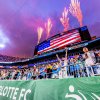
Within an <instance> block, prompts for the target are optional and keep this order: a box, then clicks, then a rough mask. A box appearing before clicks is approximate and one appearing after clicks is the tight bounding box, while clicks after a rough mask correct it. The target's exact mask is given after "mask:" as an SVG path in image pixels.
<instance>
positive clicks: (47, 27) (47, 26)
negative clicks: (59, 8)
mask: <svg viewBox="0 0 100 100" xmlns="http://www.w3.org/2000/svg"><path fill="white" fill-rule="evenodd" d="M45 28H46V33H47V37H46V39H47V38H48V37H49V35H50V31H51V28H52V21H51V19H50V18H49V19H48V21H47V23H45Z"/></svg>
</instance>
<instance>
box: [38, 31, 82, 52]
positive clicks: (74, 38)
mask: <svg viewBox="0 0 100 100" xmlns="http://www.w3.org/2000/svg"><path fill="white" fill-rule="evenodd" d="M80 41H81V37H80V34H79V32H78V31H77V30H75V31H73V32H71V33H70V32H69V33H64V34H63V33H62V34H60V35H59V36H58V37H56V38H53V39H51V40H48V41H45V42H43V43H42V44H40V45H38V46H37V53H38V54H41V53H43V52H48V51H51V50H55V49H57V48H62V47H65V46H67V45H70V44H73V43H76V42H80Z"/></svg>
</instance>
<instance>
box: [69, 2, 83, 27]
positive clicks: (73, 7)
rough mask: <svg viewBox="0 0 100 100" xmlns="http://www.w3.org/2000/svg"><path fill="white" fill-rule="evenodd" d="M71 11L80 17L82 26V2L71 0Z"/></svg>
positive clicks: (79, 20)
mask: <svg viewBox="0 0 100 100" xmlns="http://www.w3.org/2000/svg"><path fill="white" fill-rule="evenodd" d="M69 11H70V12H71V14H72V15H73V16H75V17H76V18H77V19H78V22H79V23H80V26H83V23H82V21H83V15H82V10H81V7H80V2H79V1H78V0H71V4H70V7H69Z"/></svg>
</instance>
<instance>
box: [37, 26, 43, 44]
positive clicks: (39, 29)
mask: <svg viewBox="0 0 100 100" xmlns="http://www.w3.org/2000/svg"><path fill="white" fill-rule="evenodd" d="M37 32H38V44H39V42H40V39H41V36H42V33H43V28H42V27H38V28H37Z"/></svg>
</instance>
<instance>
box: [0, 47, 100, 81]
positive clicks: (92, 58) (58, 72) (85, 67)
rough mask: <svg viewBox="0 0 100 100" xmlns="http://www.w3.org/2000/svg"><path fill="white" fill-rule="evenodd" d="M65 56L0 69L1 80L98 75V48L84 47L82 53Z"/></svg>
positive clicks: (99, 52) (99, 72)
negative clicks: (48, 61) (44, 62)
mask: <svg viewBox="0 0 100 100" xmlns="http://www.w3.org/2000/svg"><path fill="white" fill-rule="evenodd" d="M67 51H68V50H67V48H66V54H65V57H62V58H61V57H59V55H58V54H57V55H56V60H55V62H52V63H48V64H35V65H34V66H33V67H31V68H27V69H25V68H24V69H17V70H16V69H2V70H0V79H1V80H4V79H6V80H36V79H49V78H54V79H55V78H59V79H61V78H70V77H89V76H94V75H100V50H91V51H89V50H88V48H86V47H84V48H83V52H84V54H76V55H74V56H68V54H67Z"/></svg>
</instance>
